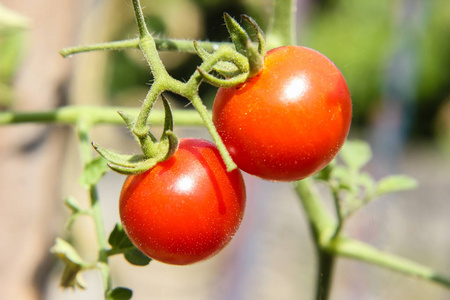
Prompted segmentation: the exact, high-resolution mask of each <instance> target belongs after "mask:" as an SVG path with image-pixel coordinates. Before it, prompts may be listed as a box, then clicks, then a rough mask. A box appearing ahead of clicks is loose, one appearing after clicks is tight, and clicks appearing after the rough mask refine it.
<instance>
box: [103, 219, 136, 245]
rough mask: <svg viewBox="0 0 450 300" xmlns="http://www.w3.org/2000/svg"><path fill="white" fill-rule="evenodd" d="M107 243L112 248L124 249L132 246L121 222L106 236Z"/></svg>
mask: <svg viewBox="0 0 450 300" xmlns="http://www.w3.org/2000/svg"><path fill="white" fill-rule="evenodd" d="M108 243H109V244H110V245H111V247H113V249H125V248H129V247H132V246H133V244H132V243H131V241H130V239H129V238H128V236H127V234H126V232H125V230H124V229H123V226H122V224H120V223H117V224H116V226H115V227H114V229H113V231H111V234H110V235H109V238H108Z"/></svg>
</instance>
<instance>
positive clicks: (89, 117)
mask: <svg viewBox="0 0 450 300" xmlns="http://www.w3.org/2000/svg"><path fill="white" fill-rule="evenodd" d="M119 110H121V111H124V112H126V113H127V114H129V115H132V116H137V115H138V114H139V109H137V108H125V109H124V108H123V107H121V108H119V107H95V106H78V105H77V106H65V107H60V108H57V109H54V110H45V111H33V112H19V111H2V112H0V126H1V125H8V124H18V123H54V124H68V125H73V124H77V123H78V122H79V121H80V120H81V119H84V120H85V121H88V122H89V124H91V126H94V125H97V124H112V125H123V119H122V118H121V117H120V116H119V114H118V113H117V111H119ZM172 113H173V118H174V122H175V123H177V124H178V125H184V126H202V125H203V120H202V119H201V117H200V115H199V114H198V113H197V112H196V111H193V110H185V109H178V110H177V109H175V110H173V111H172ZM147 121H148V123H151V124H158V125H162V124H164V111H163V110H152V113H151V115H150V116H149V119H148V120H147Z"/></svg>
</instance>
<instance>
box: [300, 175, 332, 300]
mask: <svg viewBox="0 0 450 300" xmlns="http://www.w3.org/2000/svg"><path fill="white" fill-rule="evenodd" d="M295 190H296V192H297V195H298V197H299V199H300V201H301V203H302V205H303V208H304V209H305V212H306V216H307V217H308V221H309V225H310V228H311V233H312V236H313V240H314V245H315V246H316V251H317V257H318V270H317V282H316V300H326V299H328V295H329V293H330V289H331V278H332V271H333V263H334V254H333V253H332V252H331V253H330V252H327V251H326V246H327V245H328V243H329V242H330V239H331V237H332V236H333V234H334V232H335V230H336V223H335V222H334V221H333V220H332V218H331V216H330V215H329V213H328V212H327V210H326V209H325V206H324V205H323V203H322V201H321V199H320V198H319V197H318V196H317V194H316V192H315V191H314V190H313V186H312V181H311V179H303V180H300V181H297V182H296V183H295Z"/></svg>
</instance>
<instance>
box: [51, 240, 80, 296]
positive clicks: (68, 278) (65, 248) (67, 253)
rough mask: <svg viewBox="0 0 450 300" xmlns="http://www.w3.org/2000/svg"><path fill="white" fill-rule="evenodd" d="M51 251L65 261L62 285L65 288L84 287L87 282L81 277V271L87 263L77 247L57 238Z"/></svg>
mask: <svg viewBox="0 0 450 300" xmlns="http://www.w3.org/2000/svg"><path fill="white" fill-rule="evenodd" d="M50 252H52V253H53V254H55V255H56V256H58V258H59V259H60V260H61V261H62V262H63V263H64V271H63V274H62V275H61V281H60V285H61V286H62V287H64V288H68V287H70V288H75V287H79V288H82V289H84V288H85V287H86V284H85V282H84V280H83V278H82V277H81V271H82V270H83V269H84V268H85V266H86V263H85V262H84V260H83V259H82V258H81V257H80V255H79V254H78V252H77V251H76V250H75V248H73V247H72V245H70V244H69V243H68V242H66V241H64V240H63V239H60V238H57V239H56V242H55V245H54V246H53V247H52V248H51V249H50Z"/></svg>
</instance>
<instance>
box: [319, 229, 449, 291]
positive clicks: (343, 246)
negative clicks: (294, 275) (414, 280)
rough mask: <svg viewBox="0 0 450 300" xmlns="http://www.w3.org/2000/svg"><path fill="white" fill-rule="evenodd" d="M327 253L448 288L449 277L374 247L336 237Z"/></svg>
mask: <svg viewBox="0 0 450 300" xmlns="http://www.w3.org/2000/svg"><path fill="white" fill-rule="evenodd" d="M327 251H328V252H329V253H334V254H336V255H341V256H343V257H348V258H353V259H357V260H360V261H364V262H367V263H370V264H373V265H377V266H380V267H384V268H386V269H390V270H393V271H396V272H400V273H403V274H405V275H408V276H414V277H419V278H422V279H426V280H429V281H432V282H435V283H438V284H440V285H443V286H446V287H448V288H450V277H449V276H446V275H442V274H439V273H437V272H436V271H434V270H433V269H431V268H429V267H426V266H423V265H421V264H418V263H416V262H414V261H411V260H408V259H405V258H402V257H398V256H396V255H393V254H390V253H386V252H382V251H380V250H377V249H375V248H374V247H372V246H370V245H368V244H366V243H363V242H360V241H357V240H354V239H350V238H346V237H338V238H335V239H333V241H332V242H331V243H330V244H329V246H328V247H327Z"/></svg>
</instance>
